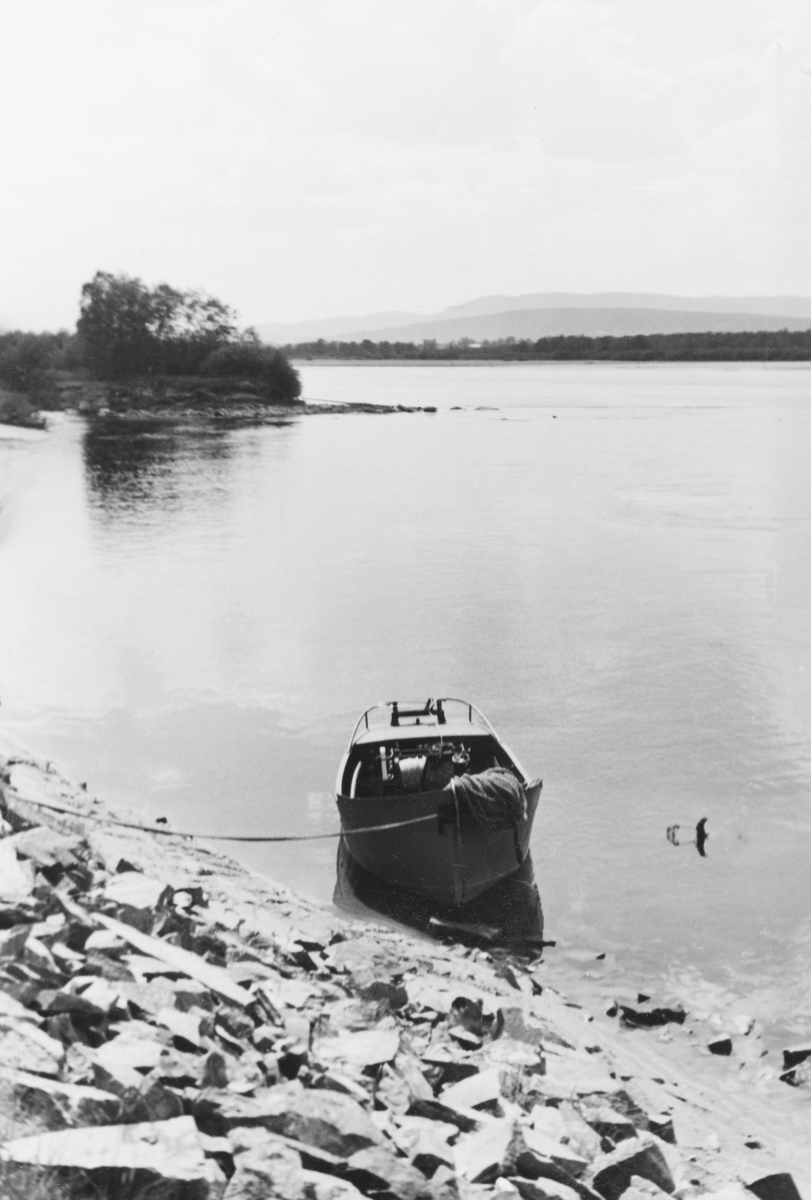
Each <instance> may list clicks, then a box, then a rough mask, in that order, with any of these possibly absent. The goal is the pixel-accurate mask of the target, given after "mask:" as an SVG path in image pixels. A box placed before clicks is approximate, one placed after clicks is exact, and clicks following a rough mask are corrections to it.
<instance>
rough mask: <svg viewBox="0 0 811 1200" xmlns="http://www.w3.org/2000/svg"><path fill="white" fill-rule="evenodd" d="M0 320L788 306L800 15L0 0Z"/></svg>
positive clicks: (807, 218)
mask: <svg viewBox="0 0 811 1200" xmlns="http://www.w3.org/2000/svg"><path fill="white" fill-rule="evenodd" d="M0 18H1V19H0V37H1V38H2V45H3V67H2V74H1V75H0V104H1V105H2V110H1V111H0V119H1V120H2V130H3V134H2V175H1V176H0V289H1V290H0V325H4V326H6V327H9V326H11V327H23V328H33V329H41V328H55V327H58V326H72V325H73V324H74V322H75V320H76V316H77V308H78V294H79V289H80V287H81V284H82V282H83V281H84V280H86V279H88V278H90V277H91V276H92V275H93V273H94V272H95V271H96V270H98V269H103V270H108V271H114V272H124V273H126V274H130V275H138V276H140V277H141V278H143V279H144V280H145V281H146V282H148V283H150V284H155V283H159V282H162V281H166V282H169V283H172V284H174V285H175V286H178V287H192V286H195V287H202V288H204V289H206V290H207V291H209V292H211V293H212V294H214V295H216V296H218V297H219V298H220V299H222V300H225V301H226V302H228V303H230V304H232V305H233V306H235V307H236V308H237V309H238V311H239V313H240V315H241V317H242V318H243V320H244V321H245V322H258V321H262V320H296V319H300V318H306V317H317V316H329V315H335V314H340V313H355V312H370V311H374V310H379V309H390V308H397V309H416V310H420V311H426V312H427V311H431V310H435V309H438V308H442V307H444V306H445V305H448V304H453V303H458V302H461V301H464V300H467V299H470V298H472V297H474V296H477V295H483V294H487V293H492V292H506V293H520V292H528V291H547V290H569V291H594V290H608V289H610V290H632V291H637V290H649V291H672V292H680V293H685V294H701V293H703V292H716V293H717V292H722V293H732V294H736V293H737V294H741V293H781V292H795V293H803V294H808V293H811V165H810V162H809V158H810V155H811V145H810V144H809V137H810V132H811V5H810V4H809V3H808V0H211V2H207V0H156V2H152V0H137V2H131V0H116V2H115V3H111V2H110V0H70V3H65V0H25V2H24V3H22V2H20V0H11V2H9V0H0Z"/></svg>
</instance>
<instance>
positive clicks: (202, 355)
mask: <svg viewBox="0 0 811 1200" xmlns="http://www.w3.org/2000/svg"><path fill="white" fill-rule="evenodd" d="M76 331H77V334H78V336H79V339H80V342H81V346H82V350H83V354H84V361H85V363H86V365H87V366H88V367H89V368H90V369H91V370H92V371H93V373H94V374H96V375H98V376H99V377H101V378H103V379H123V378H132V377H135V376H144V375H211V376H227V375H238V376H240V377H241V378H250V379H253V380H256V381H257V382H260V383H262V384H263V385H265V387H266V388H267V389H268V390H269V392H270V394H271V397H272V398H273V399H278V400H292V399H295V398H296V397H298V396H299V394H300V392H301V384H300V382H299V378H298V373H297V372H296V371H295V369H294V368H293V367H291V366H290V364H289V363H288V362H287V359H286V358H285V356H284V355H283V354H282V353H281V352H280V351H279V350H276V349H274V348H273V347H270V346H264V345H263V344H262V343H261V342H260V341H259V339H258V337H257V336H256V334H255V332H254V331H253V330H248V331H247V332H246V333H242V332H240V331H239V329H238V328H237V325H236V313H235V312H234V311H233V310H232V309H231V308H229V307H228V306H227V305H225V304H223V303H222V302H221V301H219V300H216V299H214V297H212V296H206V295H203V294H202V293H200V292H194V291H191V292H181V291H178V290H177V289H176V288H173V287H170V286H169V285H168V284H165V283H162V284H159V285H158V287H155V288H151V289H150V288H148V287H146V285H145V284H144V283H142V282H141V280H140V279H134V278H131V277H130V276H127V275H111V274H109V273H108V272H106V271H97V272H96V274H95V275H94V276H93V279H92V280H90V282H89V283H86V284H85V285H84V286H83V288H82V295H81V315H80V317H79V320H78V322H77V325H76Z"/></svg>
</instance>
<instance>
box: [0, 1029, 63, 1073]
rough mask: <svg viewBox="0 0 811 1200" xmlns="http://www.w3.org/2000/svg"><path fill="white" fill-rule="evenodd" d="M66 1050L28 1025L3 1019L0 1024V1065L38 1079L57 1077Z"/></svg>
mask: <svg viewBox="0 0 811 1200" xmlns="http://www.w3.org/2000/svg"><path fill="white" fill-rule="evenodd" d="M64 1055H65V1048H64V1046H63V1045H62V1043H61V1042H58V1041H57V1040H56V1038H52V1037H49V1036H48V1034H47V1033H43V1031H42V1030H41V1029H39V1028H37V1026H36V1025H34V1024H33V1023H32V1022H30V1021H26V1020H20V1019H17V1018H15V1017H5V1018H3V1020H2V1023H0V1063H2V1064H3V1066H4V1067H11V1068H12V1069H15V1070H19V1071H33V1072H35V1073H36V1074H37V1075H58V1074H59V1067H60V1065H61V1063H62V1060H63V1058H64Z"/></svg>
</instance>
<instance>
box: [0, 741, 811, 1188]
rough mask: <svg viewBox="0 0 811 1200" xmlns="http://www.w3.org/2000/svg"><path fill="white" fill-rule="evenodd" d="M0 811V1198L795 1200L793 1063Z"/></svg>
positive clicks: (58, 798) (50, 808)
mask: <svg viewBox="0 0 811 1200" xmlns="http://www.w3.org/2000/svg"><path fill="white" fill-rule="evenodd" d="M0 793H1V799H2V819H3V824H2V831H1V832H2V837H0V1093H1V1095H2V1099H0V1195H1V1196H2V1197H3V1198H4V1200H5V1198H6V1197H8V1198H16V1197H20V1198H22V1197H25V1198H26V1200H29V1198H34V1197H45V1196H48V1197H78V1196H106V1197H110V1198H113V1197H115V1198H124V1197H132V1198H133V1200H134V1198H135V1197H141V1198H143V1200H146V1197H147V1196H148V1197H152V1198H157V1197H160V1198H161V1200H172V1198H175V1197H178V1198H186V1200H191V1198H192V1197H193V1198H194V1200H204V1198H206V1197H212V1198H213V1197H217V1198H220V1197H224V1198H226V1200H238V1198H248V1197H250V1198H251V1200H259V1198H260V1197H266V1196H267V1197H270V1196H275V1197H282V1198H284V1200H360V1197H361V1196H365V1197H369V1198H370V1200H456V1198H457V1197H459V1198H461V1200H487V1198H489V1197H490V1196H498V1197H503V1198H505V1200H506V1198H508V1197H510V1198H511V1197H515V1198H516V1200H519V1198H520V1200H619V1198H620V1197H624V1198H625V1200H655V1198H656V1197H662V1196H665V1195H675V1196H676V1197H678V1198H679V1200H692V1198H694V1197H695V1198H698V1197H703V1196H705V1195H709V1194H713V1195H717V1196H722V1197H723V1200H745V1197H747V1196H748V1197H749V1200H751V1196H752V1194H753V1193H754V1194H755V1195H757V1196H759V1197H761V1198H762V1200H792V1198H796V1197H797V1196H798V1195H800V1196H803V1195H804V1196H805V1197H806V1200H811V1085H809V1079H811V1047H805V1046H795V1047H787V1048H786V1054H785V1057H784V1061H783V1062H782V1063H780V1064H774V1065H771V1064H769V1065H767V1060H768V1055H767V1054H766V1052H765V1050H764V1044H763V1041H762V1039H761V1038H760V1036H759V1034H760V1031H759V1029H758V1027H757V1023H756V1022H754V1021H752V1020H751V1019H750V1018H748V1017H746V1015H745V1014H741V1013H726V1014H718V1013H714V1014H713V1013H707V1012H704V1013H701V1012H695V1011H694V1012H690V1011H687V1010H686V1009H685V1008H684V1006H682V1005H681V1004H680V1003H678V1001H677V1000H674V999H672V998H667V997H660V998H657V997H649V996H644V995H642V994H640V993H638V992H637V991H635V990H631V991H628V992H627V993H626V992H624V991H623V990H622V988H621V987H620V985H619V984H618V983H612V984H611V987H610V989H609V993H610V994H608V995H606V993H605V988H602V989H601V988H600V987H599V986H596V984H595V982H594V980H592V987H591V993H590V1001H588V1002H587V1001H586V1000H585V999H584V997H583V995H582V994H581V993H582V987H581V986H580V985H581V983H582V978H580V977H579V976H578V974H577V973H576V972H572V971H571V970H570V969H569V970H568V973H567V968H565V967H564V966H563V964H562V960H561V958H556V957H555V954H556V952H555V951H551V955H552V957H549V958H548V959H547V960H546V961H537V960H536V961H529V960H522V959H515V958H513V959H510V958H507V957H505V956H502V955H499V954H497V953H495V952H489V951H487V950H485V949H482V948H464V947H462V946H459V945H442V944H439V943H437V942H433V941H430V940H427V939H421V938H418V937H416V936H411V935H409V934H408V933H406V932H404V931H402V930H400V929H395V928H391V927H389V926H386V925H383V924H373V923H369V922H363V921H357V920H352V921H350V920H347V919H345V918H344V917H342V916H341V915H339V914H338V913H336V912H334V911H332V910H329V909H324V908H320V907H318V906H316V905H314V904H311V903H309V902H308V901H307V900H305V899H302V898H301V897H298V896H296V895H295V894H293V893H292V892H290V891H288V890H286V889H284V888H281V887H279V886H276V885H275V884H273V883H271V882H269V881H267V880H265V879H262V878H259V877H258V876H255V875H252V874H250V873H249V872H248V871H246V870H245V869H244V868H242V867H241V866H239V865H238V864H236V863H235V862H233V861H232V860H230V859H229V858H227V857H225V856H223V855H221V854H218V853H216V852H215V851H213V850H211V849H210V848H208V847H207V846H205V845H203V844H201V843H199V842H197V841H194V840H191V839H189V838H186V837H183V836H181V835H173V834H172V833H171V830H170V829H169V827H167V826H165V825H159V824H156V823H154V822H153V821H151V820H150V819H149V817H144V815H143V814H140V815H139V814H134V815H133V814H120V813H117V814H113V813H111V812H110V811H109V810H108V809H107V808H106V807H105V806H104V804H103V803H102V802H101V801H100V800H98V799H95V798H93V797H91V796H89V795H88V793H87V792H86V791H85V790H84V789H83V788H81V787H76V786H74V785H72V784H70V783H68V782H67V781H66V780H64V779H63V778H62V777H61V776H60V775H59V774H58V773H57V772H56V771H55V770H53V769H52V768H51V767H50V766H49V765H48V764H45V763H40V762H37V761H35V760H33V759H30V758H27V757H26V758H23V757H19V756H18V757H15V756H6V757H5V758H0ZM59 810H68V811H67V812H65V811H59ZM115 820H124V821H133V822H134V823H136V824H143V825H146V826H147V827H148V828H147V830H146V831H144V830H140V829H127V828H123V827H121V826H117V825H115V823H114V822H115ZM549 953H550V952H547V954H549ZM587 957H588V956H587ZM600 958H601V956H600V955H599V954H598V953H595V955H594V960H595V961H594V962H590V963H585V962H584V964H583V966H584V967H588V968H590V969H589V970H588V971H584V972H581V976H582V975H583V974H588V975H592V976H599V975H600V971H599V967H600V965H601V964H600ZM591 968H593V970H592V969H591ZM806 1056H808V1057H806Z"/></svg>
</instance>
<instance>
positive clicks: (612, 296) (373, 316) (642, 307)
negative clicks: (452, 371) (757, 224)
mask: <svg viewBox="0 0 811 1200" xmlns="http://www.w3.org/2000/svg"><path fill="white" fill-rule="evenodd" d="M528 314H533V315H532V316H529V315H528ZM652 314H658V315H656V316H654V315H652ZM691 314H692V315H691ZM741 320H745V321H746V322H747V323H746V324H741V323H740V322H741ZM775 322H777V323H776V324H775ZM798 322H799V323H798ZM809 326H811V297H808V296H705V297H701V296H671V295H668V294H666V293H655V292H592V293H578V292H531V293H527V294H525V295H522V296H506V295H505V296H500V295H492V296H480V297H477V298H475V299H473V300H470V301H466V302H465V303H463V304H458V305H452V306H451V307H449V308H445V309H442V310H440V311H439V312H435V313H415V312H402V311H400V312H398V311H396V310H395V311H386V312H379V313H368V314H366V315H365V316H364V315H360V316H354V317H353V316H343V317H324V318H320V319H316V320H311V321H296V322H265V323H262V324H259V325H257V326H256V330H257V333H258V334H259V335H260V337H262V338H263V340H265V341H269V342H273V343H274V344H276V345H283V344H294V343H296V342H307V341H317V340H318V339H319V338H324V339H325V340H327V341H330V340H332V341H362V340H363V339H364V338H368V339H370V340H371V341H422V340H424V339H426V338H427V339H435V340H437V341H454V340H458V339H459V338H462V337H469V338H472V339H473V340H475V341H480V340H488V341H492V340H498V339H501V338H506V337H517V338H524V337H533V338H538V337H550V336H558V335H561V334H564V335H578V334H579V335H583V336H599V335H600V334H607V335H608V334H611V335H614V336H628V335H633V334H637V333H640V334H643V333H686V332H689V333H702V332H741V331H743V330H747V329H751V330H775V329H783V328H787V329H807V328H809Z"/></svg>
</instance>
